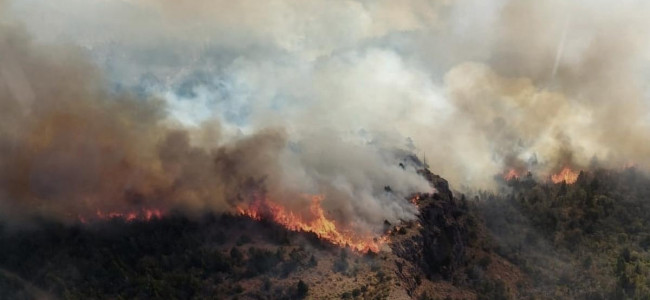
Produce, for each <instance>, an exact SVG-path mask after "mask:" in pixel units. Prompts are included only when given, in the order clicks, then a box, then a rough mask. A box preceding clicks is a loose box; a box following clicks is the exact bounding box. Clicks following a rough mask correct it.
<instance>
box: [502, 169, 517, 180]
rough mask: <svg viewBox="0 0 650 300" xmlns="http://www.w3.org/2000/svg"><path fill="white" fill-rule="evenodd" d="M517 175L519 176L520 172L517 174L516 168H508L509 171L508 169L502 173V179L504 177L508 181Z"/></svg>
mask: <svg viewBox="0 0 650 300" xmlns="http://www.w3.org/2000/svg"><path fill="white" fill-rule="evenodd" d="M519 177H520V174H519V172H518V171H517V170H515V169H510V171H508V173H505V174H504V175H503V179H505V180H506V181H510V180H514V179H519Z"/></svg>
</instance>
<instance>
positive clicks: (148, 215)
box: [79, 208, 164, 223]
mask: <svg viewBox="0 0 650 300" xmlns="http://www.w3.org/2000/svg"><path fill="white" fill-rule="evenodd" d="M163 215H164V213H163V211H162V210H160V209H155V208H154V209H141V210H137V211H136V210H134V211H125V212H120V211H109V212H106V211H101V210H97V211H96V212H95V215H92V216H90V217H83V216H79V221H81V223H87V222H88V219H95V220H111V219H121V220H124V221H126V222H133V221H136V220H137V221H151V220H152V219H161V218H162V217H163Z"/></svg>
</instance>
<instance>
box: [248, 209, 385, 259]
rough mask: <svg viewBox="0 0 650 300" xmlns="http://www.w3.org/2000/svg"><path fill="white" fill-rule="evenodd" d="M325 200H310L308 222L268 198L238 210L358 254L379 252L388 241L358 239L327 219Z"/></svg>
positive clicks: (352, 233) (365, 237) (369, 236)
mask: <svg viewBox="0 0 650 300" xmlns="http://www.w3.org/2000/svg"><path fill="white" fill-rule="evenodd" d="M322 200H323V197H322V196H312V197H311V205H310V206H309V211H310V214H311V215H310V216H309V218H308V219H307V218H304V217H302V216H301V215H298V214H295V213H294V212H291V211H289V210H287V209H286V208H284V207H283V206H281V205H279V204H277V203H274V202H272V201H270V200H268V199H265V198H260V199H258V200H255V201H254V202H252V203H251V204H249V205H248V206H247V207H245V206H240V207H238V208H237V210H238V211H239V213H240V214H242V215H245V216H248V217H250V218H253V219H255V220H261V219H263V218H264V219H269V220H271V221H273V222H275V223H278V224H280V225H282V226H284V227H286V228H287V229H289V230H293V231H304V232H312V233H314V234H316V235H317V236H318V237H319V238H321V239H325V240H327V241H329V242H331V243H333V244H336V245H339V246H349V247H350V248H352V249H354V250H356V251H359V252H363V253H365V252H368V251H372V252H379V247H380V246H381V244H383V243H385V242H386V241H387V238H385V237H381V238H373V237H372V236H371V235H368V236H359V235H358V234H355V233H354V232H352V231H350V230H344V229H341V228H338V227H337V225H336V223H335V222H334V221H332V220H330V219H328V218H327V216H325V212H324V211H323V208H322V207H321V206H320V202H321V201H322Z"/></svg>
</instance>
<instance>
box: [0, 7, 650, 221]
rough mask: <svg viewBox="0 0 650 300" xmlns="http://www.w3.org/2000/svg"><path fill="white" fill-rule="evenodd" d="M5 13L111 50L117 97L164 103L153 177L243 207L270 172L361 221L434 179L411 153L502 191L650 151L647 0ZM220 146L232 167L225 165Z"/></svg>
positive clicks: (50, 35) (52, 36)
mask: <svg viewBox="0 0 650 300" xmlns="http://www.w3.org/2000/svg"><path fill="white" fill-rule="evenodd" d="M5 13H6V14H9V15H11V16H12V17H13V18H12V19H14V20H15V21H16V22H20V23H22V24H23V25H24V27H25V28H26V31H27V32H29V34H30V35H31V36H32V37H33V38H34V39H35V43H39V44H38V45H37V46H36V47H42V46H39V45H49V46H47V47H59V46H60V45H65V46H61V47H65V48H66V49H68V48H74V47H76V48H74V49H75V50H74V51H72V52H74V55H72V56H73V57H75V59H77V58H76V57H81V56H87V57H88V58H89V59H90V60H91V61H93V63H94V64H96V65H97V66H98V67H99V68H98V70H97V73H100V74H99V75H93V77H92V78H95V77H97V78H103V77H106V78H107V80H106V81H107V82H109V83H110V84H109V86H104V87H102V89H104V90H105V91H104V92H103V93H105V94H108V96H106V95H104V94H102V96H101V97H102V98H103V99H104V98H106V99H107V100H102V101H108V102H109V103H111V101H113V100H111V99H112V98H113V96H111V95H112V94H120V93H128V94H130V95H131V96H129V97H131V98H134V99H133V100H130V101H133V102H134V103H138V101H140V100H137V99H140V98H148V97H154V98H158V99H161V100H162V102H164V105H163V106H162V108H161V109H162V110H163V112H164V113H162V115H161V116H158V117H157V118H158V119H155V120H154V121H151V122H150V123H151V124H149V125H147V126H146V127H145V128H147V130H152V131H155V132H156V134H155V135H152V136H151V137H150V138H148V139H146V140H147V141H148V140H149V139H150V140H151V141H149V142H148V144H146V147H140V148H139V149H145V150H148V151H150V152H152V154H148V155H153V156H156V157H154V158H151V157H148V158H147V159H149V160H146V164H145V165H147V166H148V167H147V168H145V169H146V170H149V171H150V172H151V173H155V174H158V172H159V171H160V172H163V171H164V172H163V173H164V174H166V175H165V176H162V178H159V177H158V175H156V176H153V175H152V176H151V177H147V176H144V177H145V178H147V180H146V184H145V183H141V185H142V186H147V187H149V186H156V187H157V190H156V192H154V191H150V195H149V196H151V197H154V195H159V194H161V193H167V194H173V195H176V196H173V197H172V196H167V197H169V198H173V199H174V200H169V201H171V202H176V201H178V202H182V203H192V204H191V205H189V206H191V207H193V209H196V210H205V209H217V210H219V209H223V208H222V207H228V205H221V204H222V203H227V202H228V201H230V200H229V199H230V198H233V197H234V198H237V197H238V196H236V195H237V192H238V190H240V189H242V186H246V184H247V183H246V182H247V181H246V180H248V179H250V178H253V177H256V176H261V177H264V178H263V180H262V179H260V178H257V180H261V181H260V182H264V184H263V185H264V186H265V188H266V189H268V192H269V193H271V194H272V195H274V197H275V198H281V199H282V200H280V201H283V203H286V204H287V205H304V204H305V203H304V202H302V200H300V197H296V195H299V194H301V193H313V194H325V195H326V200H325V201H324V202H323V205H324V206H325V207H326V208H327V209H328V210H330V211H336V213H338V214H340V216H339V217H340V218H341V219H345V220H348V221H351V222H354V223H359V224H361V226H369V227H376V226H378V225H380V224H381V222H382V221H383V220H384V219H388V220H397V219H400V218H401V219H409V218H413V217H414V213H415V211H414V208H413V207H411V206H409V205H408V204H405V203H403V202H400V201H397V200H395V198H394V197H397V198H399V197H402V196H405V195H407V194H408V193H410V192H414V191H421V190H425V191H427V190H429V189H430V187H428V185H427V184H426V182H424V181H423V180H422V179H421V178H420V177H419V176H418V175H417V174H415V173H414V172H412V170H403V169H402V168H400V167H399V165H398V164H399V162H400V158H401V157H399V155H395V153H402V152H401V151H402V150H408V151H413V152H414V153H416V154H417V155H419V156H420V158H422V157H424V156H425V155H426V159H427V163H428V164H429V165H430V166H431V168H432V170H433V171H434V172H436V173H439V174H441V175H442V176H444V177H445V178H448V179H450V181H451V183H452V185H454V186H456V187H461V186H470V187H482V188H489V187H491V186H492V185H493V184H494V181H493V176H494V175H495V174H500V173H502V172H504V170H507V169H508V168H511V167H517V168H525V169H530V170H532V171H534V172H536V173H538V175H539V176H547V175H548V174H549V173H551V172H554V171H557V169H558V168H561V167H563V166H566V165H570V166H573V167H577V168H581V167H587V166H588V165H589V164H590V163H591V162H592V161H594V159H597V160H598V161H599V162H600V163H601V164H605V165H607V166H610V167H618V166H622V165H623V164H626V163H635V164H637V165H639V166H641V167H644V168H647V167H649V166H650V158H649V157H650V156H648V154H649V153H650V143H647V142H646V141H647V138H648V136H650V129H649V128H650V121H649V119H650V113H649V112H650V109H649V107H648V105H649V102H648V100H647V99H648V98H647V97H648V89H647V86H646V84H645V82H646V80H645V79H646V78H647V76H648V74H649V73H648V58H649V57H648V55H647V53H650V52H648V51H647V50H648V40H647V38H646V36H647V34H648V29H647V28H650V26H648V25H650V24H648V22H649V21H648V20H650V18H649V17H650V7H649V4H647V3H646V2H644V1H622V2H621V1H619V2H616V3H614V2H610V1H595V2H590V3H577V2H576V3H572V2H571V3H568V2H566V1H545V2H532V1H508V0H491V1H479V0H475V1H470V0H468V1H420V0H409V1H399V2H395V1H338V2H334V3H333V2H331V1H290V0H285V1H262V2H260V1H207V0H192V1H182V2H179V1H171V0H170V1H153V0H152V1H105V0H93V1H87V0H84V1H82V0H61V1H57V2H56V3H54V2H50V1H44V0H13V1H10V2H9V3H8V5H6V8H5ZM20 36H21V37H22V36H25V35H22V34H21V35H20ZM52 45H59V46H52ZM25 47H27V46H25ZM29 47H32V46H29ZM47 49H51V48H47ZM48 51H49V50H48ZM48 51H45V52H48ZM66 51H67V52H70V51H68V50H66ZM41 52H42V51H41ZM36 56H37V57H39V59H40V60H42V62H43V64H45V65H47V64H52V63H53V62H52V61H56V62H59V63H60V64H63V65H66V64H67V63H72V64H73V65H78V63H77V62H70V61H68V60H66V59H62V58H61V57H59V56H54V55H50V54H47V53H40V52H39V53H38V55H36ZM12 61H18V63H20V62H21V61H20V60H12ZM30 61H31V60H25V61H24V63H29V62H30ZM16 68H18V69H24V68H25V67H24V66H21V65H18V66H17V67H12V66H11V64H6V65H3V69H2V70H14V69H16ZM6 73H10V74H12V75H11V76H5V77H4V81H5V82H6V83H5V86H8V88H6V90H7V91H8V92H7V93H5V94H6V95H9V94H11V95H12V96H11V97H13V98H11V99H15V98H16V97H17V98H21V99H28V101H32V102H34V103H35V104H34V105H38V103H40V101H45V100H43V99H41V98H42V97H44V96H41V95H42V93H39V92H38V90H37V89H38V87H32V88H31V89H33V90H36V92H34V91H31V92H30V89H25V88H21V84H20V82H25V81H26V82H32V81H33V80H35V79H33V78H31V77H30V74H29V73H28V72H27V71H25V74H26V75H24V76H26V78H25V79H24V80H23V79H20V78H19V77H20V76H23V75H20V72H16V71H7V72H6ZM16 78H18V79H16ZM39 80H46V81H47V80H52V81H53V82H58V81H56V80H54V79H48V78H45V79H39ZM97 81H100V82H102V83H104V82H106V81H104V80H103V79H97ZM11 82H14V83H11ZM15 82H18V84H16V83H15ZM93 82H95V80H93ZM78 84H84V85H85V84H88V83H86V82H79V83H78ZM70 86H71V87H72V90H75V89H79V87H77V86H75V85H73V84H70ZM83 89H85V88H83ZM0 91H1V90H0ZM5 94H3V97H5ZM4 99H9V98H3V101H5V100H4ZM30 99H31V100H30ZM21 101H24V100H21ZM66 103H68V102H66ZM69 105H72V106H74V105H75V102H74V101H71V102H70V103H69ZM120 113H122V112H119V113H118V112H116V113H115V114H116V115H118V114H120ZM136 119H137V118H136ZM111 122H112V121H111ZM7 124H9V123H7ZM3 126H4V125H3ZM7 126H9V125H7ZM12 126H13V125H12ZM169 130H181V131H183V132H185V133H184V134H178V135H172V137H170V136H169V134H168V131H169ZM7 131H11V130H7ZM20 134H22V133H20ZM20 134H18V135H20ZM88 134H89V135H94V132H92V130H91V131H90V132H89V133H88ZM130 138H132V137H129V139H130ZM170 139H171V140H170ZM258 139H259V142H260V143H262V144H260V145H263V147H264V148H262V146H259V147H257V146H254V145H257V141H258ZM125 141H126V140H125ZM165 141H166V142H165ZM246 141H251V142H246ZM143 143H144V142H143ZM166 143H167V144H166ZM124 144H125V145H128V143H126V142H124ZM160 145H163V146H160ZM165 145H166V146H165ZM179 145H180V146H179ZM125 147H127V146H125ZM161 147H162V148H165V149H176V150H173V151H172V150H168V151H170V152H169V153H168V152H165V151H167V150H165V151H163V150H161ZM178 147H180V148H178ZM267 147H268V148H267ZM267 149H268V150H267ZM256 150H259V151H258V152H256ZM61 151H63V150H61ZM154 153H155V155H154ZM197 153H199V154H200V155H199V154H197ZM215 153H217V154H215ZM239 153H241V154H239ZM163 154H164V155H163ZM167 154H168V155H167ZM138 155H142V154H138ZM165 155H167V156H165ZM196 155H199V156H204V157H205V159H197V158H194V157H196ZM215 155H216V156H215ZM219 155H222V156H219ZM215 157H221V158H222V159H221V160H218V161H222V162H223V161H231V160H232V161H233V162H232V165H228V167H227V168H226V167H224V168H223V169H220V170H218V171H217V172H216V173H217V174H218V175H215V170H213V169H211V168H207V167H205V166H206V165H208V166H212V163H210V161H211V160H214V159H215ZM233 157H235V158H233ZM133 159H134V160H135V161H137V162H142V161H143V160H142V159H140V158H137V159H136V158H133ZM205 161H207V162H208V163H205ZM170 162H173V164H170ZM149 164H151V165H152V166H149ZM150 168H154V169H155V170H150ZM156 168H158V169H156ZM136 169H140V168H136ZM234 169H238V170H240V171H238V172H239V173H238V174H235V175H234V177H235V178H240V179H241V180H239V179H237V180H234V181H232V182H231V181H229V180H230V179H228V174H229V172H232V170H234ZM407 169H408V168H407ZM128 172H130V171H128ZM128 172H127V173H128ZM139 172H142V171H139ZM145 173H146V172H145ZM57 174H58V173H57ZM129 174H130V173H129ZM170 174H173V175H170ZM188 174H189V175H188ZM84 176H86V175H84ZM169 176H171V177H172V178H171V179H170V178H167V177H169ZM186 176H190V177H186ZM238 176H239V177H238ZM9 177H10V176H9ZM139 178H140V177H139ZM153 178H155V180H154V179H153ZM187 178H192V180H189V179H187ZM150 181H155V183H151V182H150ZM172 183H173V184H172ZM206 184H208V186H211V187H210V188H205V186H206ZM212 185H215V187H212ZM387 185H389V186H391V189H392V190H393V191H395V194H396V195H390V194H387V193H386V192H384V187H385V186H387ZM172 187H173V188H172ZM103 188H107V187H103ZM110 188H111V189H113V188H116V187H114V186H111V187H110ZM66 193H67V192H66ZM65 195H66V196H67V194H65ZM215 199H218V200H215ZM166 201H167V200H166ZM215 202H216V203H219V204H218V205H217V204H214V203H215Z"/></svg>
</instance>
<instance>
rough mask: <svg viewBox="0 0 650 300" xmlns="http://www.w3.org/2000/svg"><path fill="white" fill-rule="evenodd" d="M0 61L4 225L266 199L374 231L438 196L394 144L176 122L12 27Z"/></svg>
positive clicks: (1, 35) (212, 121)
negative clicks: (424, 198)
mask: <svg viewBox="0 0 650 300" xmlns="http://www.w3.org/2000/svg"><path fill="white" fill-rule="evenodd" d="M0 53H1V55H0V74H1V75H2V77H1V78H2V81H1V83H2V85H0V99H1V100H2V101H1V102H0V103H1V109H0V122H1V123H0V124H1V127H0V128H1V131H0V149H2V157H1V158H0V169H1V170H2V172H1V173H0V193H1V194H0V212H1V214H2V218H3V219H10V220H15V221H24V220H26V219H29V218H32V217H36V216H45V217H54V218H57V219H60V220H68V221H70V220H76V219H81V220H84V219H86V218H88V217H92V216H94V215H102V214H110V213H123V212H129V211H133V210H135V211H138V210H140V209H142V210H144V209H151V208H154V209H158V210H161V209H162V210H169V209H175V210H182V211H185V212H187V213H190V214H199V213H202V212H209V211H216V212H228V211H231V212H234V211H235V208H236V207H237V206H238V205H239V204H242V203H246V202H249V201H252V200H255V199H256V197H262V196H263V197H269V198H270V199H273V201H275V202H278V203H281V204H282V205H284V206H286V207H288V208H289V209H292V210H295V211H297V212H300V211H301V210H304V207H308V206H309V204H310V203H311V200H310V198H309V197H305V196H304V195H305V194H319V195H323V196H325V197H326V199H327V201H324V202H323V203H322V204H323V206H324V207H325V208H326V209H329V210H335V212H334V213H333V217H335V218H336V219H338V220H339V221H341V222H342V224H348V223H349V224H352V225H351V226H352V227H353V228H357V227H358V228H362V229H365V230H368V229H372V230H374V229H376V228H380V227H379V225H381V224H382V222H383V220H384V219H388V220H392V221H397V220H399V219H409V218H413V217H414V213H415V209H414V207H412V205H411V204H409V203H408V202H407V201H406V200H405V199H404V197H406V196H407V195H408V194H409V193H412V192H416V191H420V190H430V188H429V187H428V185H427V184H426V183H425V182H424V180H422V179H421V178H420V177H419V176H418V175H417V174H416V173H415V172H414V169H413V167H411V168H410V169H409V170H407V169H406V168H402V167H400V165H399V163H400V161H401V159H403V158H401V157H400V156H398V155H397V153H398V152H397V151H398V149H397V148H395V147H390V148H389V147H383V145H373V144H368V143H365V142H356V141H345V140H344V137H341V136H334V135H332V134H330V132H325V131H322V130H314V131H313V132H312V133H310V134H309V135H305V136H302V137H296V136H288V133H287V132H288V131H289V130H290V129H289V128H286V127H280V126H274V124H270V125H269V126H264V128H258V129H254V130H251V132H248V133H244V132H243V131H240V132H234V133H233V132H229V133H227V132H224V130H222V128H221V125H220V123H219V121H218V117H216V116H215V117H214V118H212V117H211V118H208V119H206V120H204V121H202V122H201V124H200V125H199V126H185V125H183V124H180V123H179V122H178V121H177V120H174V119H173V118H169V117H168V116H167V114H168V113H167V112H166V107H167V104H165V102H164V101H163V100H161V99H159V98H156V97H143V96H142V95H137V94H136V93H135V92H128V91H119V90H113V89H111V88H109V87H108V86H109V84H108V82H107V80H106V79H105V78H104V75H102V71H101V70H100V69H98V68H96V67H95V66H93V65H92V64H91V63H90V62H89V59H88V57H87V54H86V53H85V51H83V50H82V49H79V48H76V47H73V46H69V45H63V46H61V45H56V46H54V45H44V44H38V43H37V42H35V41H32V40H31V38H30V37H29V35H28V34H27V33H26V32H25V31H24V29H23V28H21V27H20V26H19V25H16V24H8V23H5V24H2V27H0ZM278 125H279V124H278ZM385 186H391V189H392V192H391V193H388V192H386V191H385V190H384V187H385Z"/></svg>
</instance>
